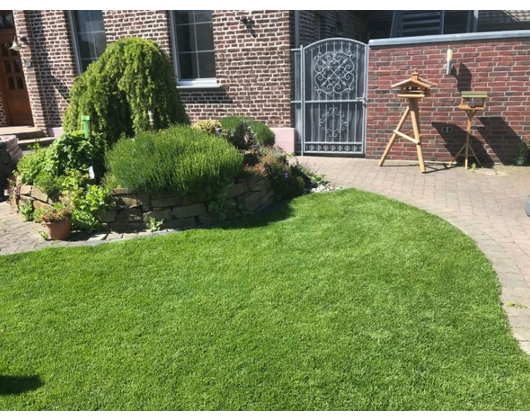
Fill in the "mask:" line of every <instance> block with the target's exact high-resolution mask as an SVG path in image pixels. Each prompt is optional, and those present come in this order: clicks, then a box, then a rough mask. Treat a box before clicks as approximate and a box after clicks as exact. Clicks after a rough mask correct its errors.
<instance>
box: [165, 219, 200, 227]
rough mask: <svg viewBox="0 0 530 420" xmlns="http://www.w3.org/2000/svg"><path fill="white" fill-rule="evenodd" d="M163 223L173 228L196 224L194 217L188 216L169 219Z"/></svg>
mask: <svg viewBox="0 0 530 420" xmlns="http://www.w3.org/2000/svg"><path fill="white" fill-rule="evenodd" d="M164 225H165V226H167V227H170V228H174V229H180V228H189V227H194V226H197V222H196V220H195V217H188V218H186V219H171V220H168V221H167V222H164Z"/></svg>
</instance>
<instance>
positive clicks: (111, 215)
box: [98, 209, 118, 223]
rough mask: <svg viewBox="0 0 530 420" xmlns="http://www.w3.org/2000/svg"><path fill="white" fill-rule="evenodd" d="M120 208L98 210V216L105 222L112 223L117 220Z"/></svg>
mask: <svg viewBox="0 0 530 420" xmlns="http://www.w3.org/2000/svg"><path fill="white" fill-rule="evenodd" d="M117 214H118V210H110V209H109V210H101V211H100V212H98V218H99V220H101V221H102V222H103V223H112V222H114V221H115V220H116V216H117Z"/></svg>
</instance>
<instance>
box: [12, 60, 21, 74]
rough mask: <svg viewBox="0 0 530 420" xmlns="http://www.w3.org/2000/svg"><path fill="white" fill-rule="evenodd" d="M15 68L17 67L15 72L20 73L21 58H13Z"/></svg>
mask: <svg viewBox="0 0 530 420" xmlns="http://www.w3.org/2000/svg"><path fill="white" fill-rule="evenodd" d="M13 68H14V69H15V73H20V61H19V60H13Z"/></svg>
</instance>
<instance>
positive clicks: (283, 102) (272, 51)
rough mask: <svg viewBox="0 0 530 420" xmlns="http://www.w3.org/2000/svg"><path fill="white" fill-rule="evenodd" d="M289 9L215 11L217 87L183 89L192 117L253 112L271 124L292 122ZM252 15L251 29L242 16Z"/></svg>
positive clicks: (252, 114) (182, 92) (211, 116)
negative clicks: (218, 85)
mask: <svg viewBox="0 0 530 420" xmlns="http://www.w3.org/2000/svg"><path fill="white" fill-rule="evenodd" d="M289 13H290V12H289V11H283V10H267V11H258V10H255V11H252V12H246V11H218V10H216V11H214V14H213V25H214V42H215V61H216V63H215V65H216V74H217V80H218V82H219V84H220V85H221V88H220V89H211V90H205V89H198V90H197V89H193V90H184V91H181V97H182V99H183V101H184V103H185V104H186V110H187V111H188V115H189V116H190V118H191V119H192V120H197V119H208V118H219V117H222V116H225V115H227V114H241V115H250V116H254V117H255V118H257V119H260V120H262V121H264V122H266V123H267V124H269V125H270V126H271V127H289V126H290V125H291V86H290V85H291V52H290V48H291V38H290V22H289ZM245 16H250V17H252V19H253V20H254V22H255V24H254V26H253V28H252V32H253V33H251V31H250V30H248V29H247V28H246V27H245V25H243V24H242V23H241V21H240V18H241V17H245Z"/></svg>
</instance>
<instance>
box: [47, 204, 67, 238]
mask: <svg viewBox="0 0 530 420" xmlns="http://www.w3.org/2000/svg"><path fill="white" fill-rule="evenodd" d="M41 220H42V224H43V225H44V227H46V231H47V232H48V235H49V236H50V238H51V239H55V240H57V241H60V240H63V239H66V238H67V237H68V235H69V234H70V231H71V230H72V210H70V209H69V208H68V207H65V206H64V205H55V206H54V207H52V208H51V209H48V210H46V211H45V212H44V213H42V215H41Z"/></svg>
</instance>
